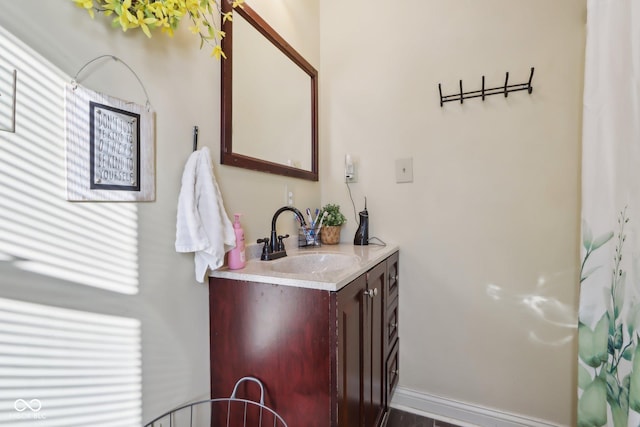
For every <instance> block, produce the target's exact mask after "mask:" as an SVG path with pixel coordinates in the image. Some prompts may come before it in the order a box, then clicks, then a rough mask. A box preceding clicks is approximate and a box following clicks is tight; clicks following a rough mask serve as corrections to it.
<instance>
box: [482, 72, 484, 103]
mask: <svg viewBox="0 0 640 427" xmlns="http://www.w3.org/2000/svg"><path fill="white" fill-rule="evenodd" d="M482 100H483V101H484V76H482Z"/></svg>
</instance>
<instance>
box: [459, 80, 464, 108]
mask: <svg viewBox="0 0 640 427" xmlns="http://www.w3.org/2000/svg"><path fill="white" fill-rule="evenodd" d="M463 102H464V92H463V91H462V80H460V104H462V103H463Z"/></svg>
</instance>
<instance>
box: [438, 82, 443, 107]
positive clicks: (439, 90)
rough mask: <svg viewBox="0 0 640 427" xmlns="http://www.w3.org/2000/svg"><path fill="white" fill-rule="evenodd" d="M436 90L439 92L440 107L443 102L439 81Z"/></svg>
mask: <svg viewBox="0 0 640 427" xmlns="http://www.w3.org/2000/svg"><path fill="white" fill-rule="evenodd" d="M438 92H440V107H442V106H443V105H444V102H443V101H442V85H441V84H440V83H438Z"/></svg>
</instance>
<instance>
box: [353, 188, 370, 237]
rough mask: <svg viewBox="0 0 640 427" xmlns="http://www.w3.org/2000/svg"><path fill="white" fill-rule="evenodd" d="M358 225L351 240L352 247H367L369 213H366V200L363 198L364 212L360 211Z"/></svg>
mask: <svg viewBox="0 0 640 427" xmlns="http://www.w3.org/2000/svg"><path fill="white" fill-rule="evenodd" d="M359 215H360V225H358V230H357V231H356V235H355V237H354V238H353V244H354V245H359V246H362V245H368V244H369V212H367V198H366V197H365V198H364V210H363V211H360V214H359Z"/></svg>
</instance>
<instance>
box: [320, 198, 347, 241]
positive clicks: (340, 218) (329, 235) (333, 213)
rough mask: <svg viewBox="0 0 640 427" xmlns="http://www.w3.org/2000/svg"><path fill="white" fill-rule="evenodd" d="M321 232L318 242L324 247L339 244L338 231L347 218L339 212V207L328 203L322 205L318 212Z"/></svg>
mask: <svg viewBox="0 0 640 427" xmlns="http://www.w3.org/2000/svg"><path fill="white" fill-rule="evenodd" d="M325 212H326V213H327V216H325V217H324V220H323V221H322V230H321V231H320V240H321V241H322V243H324V244H325V245H335V244H337V243H340V230H341V228H342V225H343V224H344V223H345V222H347V218H346V217H345V216H344V215H343V214H342V212H340V205H335V204H331V203H328V204H326V205H324V207H323V208H322V210H321V211H320V214H319V218H322V217H323V216H324V214H325Z"/></svg>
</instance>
